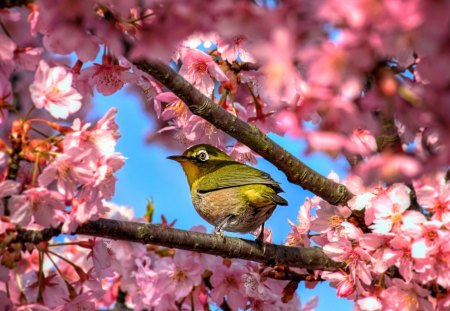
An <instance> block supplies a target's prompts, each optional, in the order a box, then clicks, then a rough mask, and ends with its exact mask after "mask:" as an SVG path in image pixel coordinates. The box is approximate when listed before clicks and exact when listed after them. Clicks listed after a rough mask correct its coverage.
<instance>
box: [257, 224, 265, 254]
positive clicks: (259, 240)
mask: <svg viewBox="0 0 450 311" xmlns="http://www.w3.org/2000/svg"><path fill="white" fill-rule="evenodd" d="M256 243H257V244H258V245H259V247H260V248H261V249H262V251H263V254H265V253H266V243H265V242H264V224H262V225H261V232H260V233H259V234H258V237H257V238H256Z"/></svg>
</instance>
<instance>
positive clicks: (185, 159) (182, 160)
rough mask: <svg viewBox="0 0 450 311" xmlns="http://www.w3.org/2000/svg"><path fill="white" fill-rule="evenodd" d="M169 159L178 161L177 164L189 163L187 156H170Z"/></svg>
mask: <svg viewBox="0 0 450 311" xmlns="http://www.w3.org/2000/svg"><path fill="white" fill-rule="evenodd" d="M167 159H169V160H174V161H177V162H184V161H187V158H186V157H185V156H182V155H173V156H169V157H167Z"/></svg>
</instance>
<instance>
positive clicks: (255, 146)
mask: <svg viewBox="0 0 450 311" xmlns="http://www.w3.org/2000/svg"><path fill="white" fill-rule="evenodd" d="M134 64H135V65H136V66H137V67H138V68H139V69H140V70H142V71H144V72H146V73H148V74H150V75H151V76H153V77H154V78H155V79H156V80H158V81H159V82H161V83H162V84H164V85H165V86H166V87H167V88H168V89H169V90H171V91H172V92H173V93H174V94H175V95H177V96H178V97H179V98H180V99H181V100H183V101H184V102H185V103H186V105H187V106H188V107H189V109H190V110H191V111H192V113H194V114H195V115H198V116H200V117H202V118H203V119H205V120H207V121H208V122H210V123H211V124H213V125H214V126H216V127H217V128H218V129H221V130H222V131H224V132H226V133H227V134H229V135H230V136H232V137H234V138H236V139H237V140H238V141H240V142H241V143H243V144H245V145H246V146H248V147H249V148H250V149H252V150H253V151H255V152H256V153H258V154H259V155H261V156H262V157H264V158H265V159H266V160H268V161H270V162H271V163H272V164H274V165H275V166H276V167H277V168H278V169H280V170H281V171H282V172H284V173H285V174H286V176H287V178H288V180H289V181H290V182H292V183H294V184H297V185H300V186H302V187H303V188H305V189H307V190H309V191H311V192H312V193H314V194H315V195H318V196H320V197H321V198H323V199H324V200H326V201H328V202H329V203H331V204H334V205H340V204H345V203H346V202H347V201H348V200H350V198H351V197H352V196H353V195H352V193H351V192H350V191H349V190H348V189H347V188H346V187H345V186H344V185H341V184H338V183H335V182H334V181H332V180H330V179H328V178H326V177H324V176H322V175H320V174H319V173H317V172H316V171H314V170H313V169H311V168H309V167H308V166H307V165H306V164H304V163H303V162H301V161H300V160H299V159H297V158H296V157H294V156H293V155H292V154H290V153H289V152H287V151H286V150H285V149H284V148H282V147H281V146H280V145H278V144H277V143H275V142H274V141H273V140H271V139H270V138H268V137H267V135H265V134H264V133H263V132H261V131H260V130H259V129H258V128H257V127H256V126H254V125H250V124H248V123H247V122H245V121H243V120H241V119H239V118H237V117H235V116H234V115H232V114H231V113H229V112H227V111H226V110H224V109H223V108H222V107H220V106H219V105H217V104H216V103H214V102H213V101H212V100H211V99H209V98H208V97H206V96H205V95H203V94H202V93H201V92H200V91H199V90H197V89H196V88H195V87H194V86H192V85H191V84H190V83H189V82H188V81H186V80H185V79H184V78H183V77H182V76H180V75H179V74H178V73H177V72H175V71H174V70H173V69H172V68H170V66H168V65H166V64H165V63H163V62H161V61H159V60H154V59H152V60H148V61H138V62H135V63H134Z"/></svg>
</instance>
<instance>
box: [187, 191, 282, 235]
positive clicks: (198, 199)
mask: <svg viewBox="0 0 450 311" xmlns="http://www.w3.org/2000/svg"><path fill="white" fill-rule="evenodd" d="M191 195H192V203H193V204H194V207H195V209H196V210H197V212H198V213H199V215H200V216H201V217H202V218H203V219H205V220H206V221H207V222H208V223H210V224H212V225H213V226H217V225H218V224H220V223H221V222H222V221H223V220H224V219H227V218H229V217H230V216H231V218H229V221H228V222H227V224H226V225H225V226H224V227H223V230H225V231H232V232H241V233H246V232H251V231H254V230H256V229H257V228H258V227H259V226H260V225H261V224H262V223H263V222H264V221H266V220H267V218H269V217H270V215H271V214H272V212H273V210H274V209H275V206H276V204H275V203H273V202H267V203H266V204H265V205H261V206H254V205H252V204H251V202H250V201H249V200H248V198H247V197H246V196H245V195H243V194H242V189H241V187H232V188H225V189H219V190H215V191H210V192H207V193H199V192H197V191H196V190H195V188H193V190H192V191H191Z"/></svg>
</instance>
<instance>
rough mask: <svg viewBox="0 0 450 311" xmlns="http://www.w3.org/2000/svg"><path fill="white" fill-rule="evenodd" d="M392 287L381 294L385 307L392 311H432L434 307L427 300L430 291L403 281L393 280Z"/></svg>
mask: <svg viewBox="0 0 450 311" xmlns="http://www.w3.org/2000/svg"><path fill="white" fill-rule="evenodd" d="M392 283H393V284H392V286H390V287H388V288H387V289H385V290H384V291H383V292H382V293H381V295H380V296H381V298H382V299H383V306H384V309H386V310H392V311H402V310H411V311H419V310H420V311H422V310H423V311H432V310H434V309H433V306H432V304H431V302H430V301H428V300H427V298H428V295H429V291H428V290H426V289H424V288H422V287H420V286H419V285H417V284H415V283H413V282H411V283H406V282H405V281H403V280H401V279H393V280H392Z"/></svg>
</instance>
